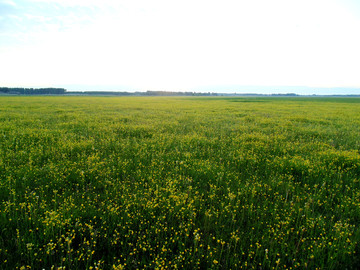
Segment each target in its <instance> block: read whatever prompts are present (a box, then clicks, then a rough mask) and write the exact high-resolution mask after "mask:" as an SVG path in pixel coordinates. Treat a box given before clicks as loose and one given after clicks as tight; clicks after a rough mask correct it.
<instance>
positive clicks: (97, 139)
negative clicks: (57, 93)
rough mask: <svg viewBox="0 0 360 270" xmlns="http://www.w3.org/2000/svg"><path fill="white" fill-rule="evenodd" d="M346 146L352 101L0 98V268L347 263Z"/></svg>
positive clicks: (357, 204) (351, 210)
mask: <svg viewBox="0 0 360 270" xmlns="http://www.w3.org/2000/svg"><path fill="white" fill-rule="evenodd" d="M359 150H360V99H356V98H222V97H219V98H216V97H194V98H191V97H187V98H185V97H183V98H179V97H171V98H169V97H10V96H8V97H5V96H2V97H0V268H1V269H16V268H20V269H29V268H31V269H51V267H52V266H54V267H53V268H52V269H64V268H66V269H137V268H138V269H144V268H145V269H154V268H159V269H162V268H168V269H176V268H186V269H206V268H208V269H241V268H242V269H251V268H253V269H295V268H300V269H304V268H308V269H316V268H318V269H356V268H358V267H359V265H360V246H359V240H360V228H359V226H360V182H359V180H360V153H359ZM61 267H63V268H61Z"/></svg>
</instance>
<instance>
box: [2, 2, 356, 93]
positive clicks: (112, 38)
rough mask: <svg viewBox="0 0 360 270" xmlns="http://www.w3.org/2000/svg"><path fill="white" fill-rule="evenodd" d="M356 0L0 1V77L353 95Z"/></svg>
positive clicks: (41, 82)
mask: <svg viewBox="0 0 360 270" xmlns="http://www.w3.org/2000/svg"><path fill="white" fill-rule="evenodd" d="M359 29H360V2H359V1H356V0H311V1H310V0H302V1H299V0H294V1H288V0H274V1H266V0H254V1H235V0H226V1H212V0H210V1H204V0H199V1H189V0H184V1H181V2H172V1H163V0H154V1H145V0H139V1H113V0H102V1H99V0H88V1H81V0H0V59H1V62H2V65H1V67H0V74H1V76H0V86H4V87H64V88H66V89H68V90H70V91H76V90H79V91H84V90H97V91H101V90H117V91H146V90H162V91H164V90H165V91H195V92H207V91H213V92H229V91H231V92H240V91H241V92H244V91H247V92H249V91H250V92H251V93H264V94H267V93H270V92H271V93H277V92H278V93H289V92H294V93H297V94H345V95H346V94H360V92H359V89H360V76H359V75H358V74H359V71H360V68H359V64H358V63H360V51H359V49H358V48H360V36H359V35H358V30H359Z"/></svg>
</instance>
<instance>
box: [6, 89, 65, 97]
mask: <svg viewBox="0 0 360 270" xmlns="http://www.w3.org/2000/svg"><path fill="white" fill-rule="evenodd" d="M65 93H66V89H64V88H52V87H51V88H22V87H0V94H9V95H63V94H65Z"/></svg>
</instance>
